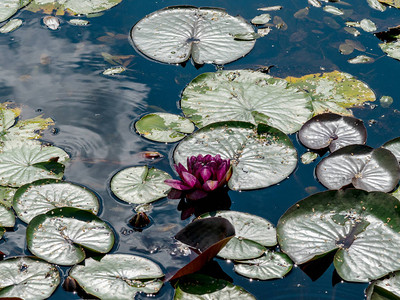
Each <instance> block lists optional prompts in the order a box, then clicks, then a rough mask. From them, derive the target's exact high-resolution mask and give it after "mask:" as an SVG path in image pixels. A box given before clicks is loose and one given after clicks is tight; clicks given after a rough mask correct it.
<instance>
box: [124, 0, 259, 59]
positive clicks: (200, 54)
mask: <svg viewBox="0 0 400 300" xmlns="http://www.w3.org/2000/svg"><path fill="white" fill-rule="evenodd" d="M246 33H254V30H253V27H252V26H251V25H250V24H249V23H247V22H246V21H245V20H244V19H242V18H240V17H233V16H231V15H229V14H227V13H226V12H225V11H224V10H222V9H218V8H197V7H194V6H172V7H167V8H164V9H161V10H158V11H156V12H153V13H152V14H150V15H148V16H146V17H145V18H143V19H142V20H140V21H139V22H138V23H136V25H135V26H134V27H133V28H132V30H131V33H130V36H131V39H132V43H133V46H134V47H135V48H136V49H137V50H138V51H140V52H142V53H143V54H144V55H146V56H148V57H149V58H151V59H154V60H157V61H161V62H164V63H169V64H179V63H183V62H185V61H187V60H188V59H189V58H190V57H191V58H192V60H193V61H194V62H195V63H196V64H205V63H212V64H226V63H229V62H232V61H234V60H237V59H239V58H241V57H243V56H245V55H246V54H247V53H249V52H250V51H251V49H253V47H254V43H255V41H254V39H253V40H250V41H238V40H235V38H234V36H235V35H236V34H246Z"/></svg>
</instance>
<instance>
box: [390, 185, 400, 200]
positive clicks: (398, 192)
mask: <svg viewBox="0 0 400 300" xmlns="http://www.w3.org/2000/svg"><path fill="white" fill-rule="evenodd" d="M391 195H392V196H394V197H396V198H397V199H399V201H400V187H399V188H398V189H397V190H395V191H394V192H393V193H391Z"/></svg>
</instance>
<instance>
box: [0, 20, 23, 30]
mask: <svg viewBox="0 0 400 300" xmlns="http://www.w3.org/2000/svg"><path fill="white" fill-rule="evenodd" d="M21 25H22V20H21V19H12V20H10V21H8V22H7V23H6V24H4V25H3V26H1V27H0V33H9V32H11V31H14V30H16V29H17V28H19V27H20V26H21Z"/></svg>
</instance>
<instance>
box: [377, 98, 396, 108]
mask: <svg viewBox="0 0 400 300" xmlns="http://www.w3.org/2000/svg"><path fill="white" fill-rule="evenodd" d="M379 102H380V103H381V106H382V107H383V108H388V107H389V106H390V105H392V103H393V98H392V97H390V96H382V97H381V99H379Z"/></svg>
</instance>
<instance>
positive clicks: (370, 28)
mask: <svg viewBox="0 0 400 300" xmlns="http://www.w3.org/2000/svg"><path fill="white" fill-rule="evenodd" d="M360 27H361V28H362V29H363V30H364V31H366V32H374V31H376V30H377V28H376V25H375V23H374V22H372V21H371V20H369V19H362V20H361V21H360Z"/></svg>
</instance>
